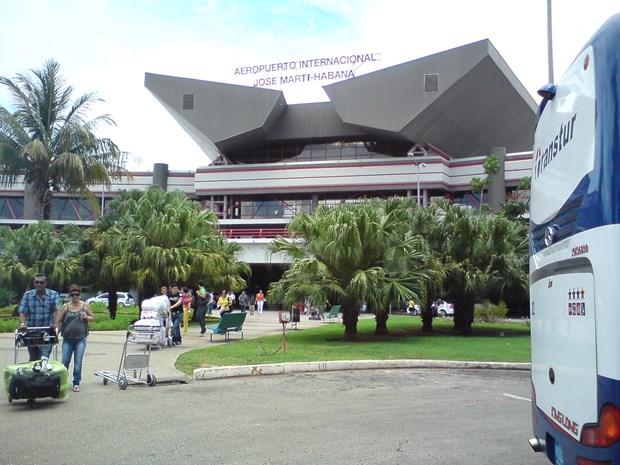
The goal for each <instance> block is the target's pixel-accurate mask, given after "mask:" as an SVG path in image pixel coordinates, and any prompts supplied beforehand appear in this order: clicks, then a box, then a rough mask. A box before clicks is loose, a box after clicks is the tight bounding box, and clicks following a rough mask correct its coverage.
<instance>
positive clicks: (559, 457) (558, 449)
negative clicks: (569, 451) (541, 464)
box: [555, 441, 564, 465]
mask: <svg viewBox="0 0 620 465" xmlns="http://www.w3.org/2000/svg"><path fill="white" fill-rule="evenodd" d="M555 465H564V455H563V454H562V445H561V444H560V443H559V442H557V441H556V442H555Z"/></svg>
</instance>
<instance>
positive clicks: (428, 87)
mask: <svg viewBox="0 0 620 465" xmlns="http://www.w3.org/2000/svg"><path fill="white" fill-rule="evenodd" d="M438 90H439V74H425V75H424V92H437V91H438Z"/></svg>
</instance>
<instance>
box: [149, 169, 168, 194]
mask: <svg viewBox="0 0 620 465" xmlns="http://www.w3.org/2000/svg"><path fill="white" fill-rule="evenodd" d="M153 185H154V186H159V187H161V188H162V190H164V191H167V190H168V164H167V163H155V165H154V166H153Z"/></svg>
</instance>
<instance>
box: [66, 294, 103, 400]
mask: <svg viewBox="0 0 620 465" xmlns="http://www.w3.org/2000/svg"><path fill="white" fill-rule="evenodd" d="M81 293H82V292H81V289H80V286H78V285H77V284H72V285H71V286H69V295H70V296H71V300H70V301H69V302H67V303H66V304H64V305H63V306H62V309H61V311H60V315H59V316H58V321H57V325H58V327H59V328H60V334H62V364H63V365H64V366H65V367H66V368H67V370H68V369H69V364H70V363H71V356H73V392H80V381H82V359H83V358H84V351H85V350H86V338H87V336H88V322H89V321H94V320H95V316H94V315H93V312H92V311H91V309H90V306H89V305H88V304H87V303H86V302H84V301H82V300H81V299H80V294H81Z"/></svg>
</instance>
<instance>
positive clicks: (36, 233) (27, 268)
mask: <svg viewBox="0 0 620 465" xmlns="http://www.w3.org/2000/svg"><path fill="white" fill-rule="evenodd" d="M80 234H81V232H80V230H79V228H78V227H77V226H75V225H71V224H70V225H67V226H65V227H64V228H62V229H60V230H58V231H56V230H55V228H54V225H53V224H52V223H50V222H48V221H41V222H38V223H34V224H30V225H28V226H24V227H22V228H19V229H10V228H9V227H8V226H1V227H0V283H1V284H2V286H6V287H10V288H11V289H12V290H13V291H14V292H15V293H16V294H18V295H21V293H23V292H24V291H26V290H28V289H29V287H30V286H31V285H32V281H33V278H34V276H35V275H36V274H37V273H45V274H46V275H47V281H48V285H49V287H50V288H52V289H58V290H62V289H63V288H65V287H66V286H67V285H69V284H70V283H71V282H79V280H80V277H81V276H82V275H83V270H84V267H83V260H82V254H81V253H80V250H79V237H80Z"/></svg>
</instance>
